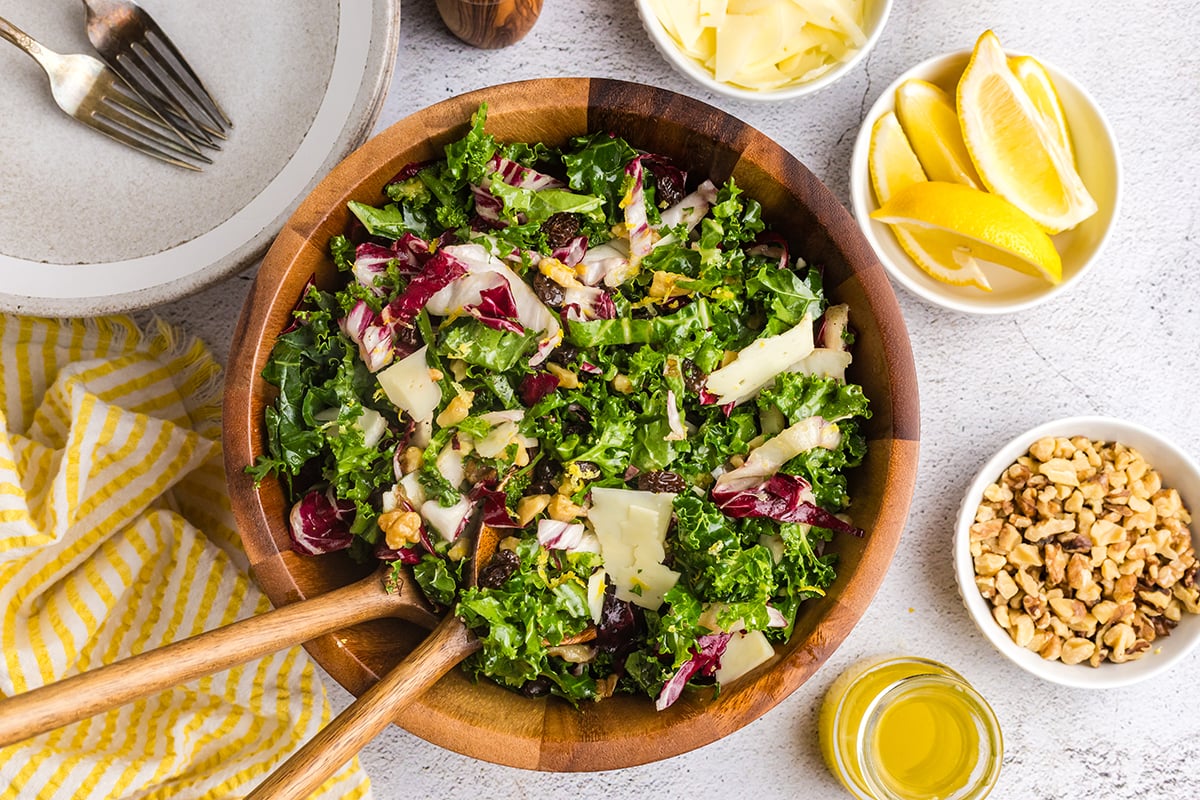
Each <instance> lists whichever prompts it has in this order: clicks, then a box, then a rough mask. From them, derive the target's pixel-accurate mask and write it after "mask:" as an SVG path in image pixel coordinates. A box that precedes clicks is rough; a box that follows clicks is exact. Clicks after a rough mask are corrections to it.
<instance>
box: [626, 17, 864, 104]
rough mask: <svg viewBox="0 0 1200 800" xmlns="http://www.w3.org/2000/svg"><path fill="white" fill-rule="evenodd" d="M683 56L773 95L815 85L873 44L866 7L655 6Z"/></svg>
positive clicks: (719, 76) (726, 78) (718, 75)
mask: <svg viewBox="0 0 1200 800" xmlns="http://www.w3.org/2000/svg"><path fill="white" fill-rule="evenodd" d="M650 6H651V10H652V12H653V13H654V15H655V16H656V17H657V18H658V19H659V21H660V22H661V24H662V27H663V30H664V31H665V32H666V34H667V35H668V36H669V37H670V38H671V39H673V40H674V41H675V43H676V44H678V46H679V48H680V50H681V51H682V52H683V53H685V54H686V55H687V56H689V57H690V58H692V59H695V61H696V62H697V63H698V64H700V65H702V66H703V67H704V68H705V69H707V70H708V71H710V72H712V73H713V77H714V78H715V79H716V80H718V81H721V82H724V83H730V84H733V85H736V86H743V87H745V88H748V89H752V90H758V91H763V90H769V89H776V88H780V87H783V86H789V85H794V84H796V83H801V82H804V81H808V80H812V79H814V78H816V77H818V76H819V75H821V74H823V73H825V72H828V71H829V70H831V69H833V68H834V67H835V66H837V65H838V64H840V63H843V62H845V61H848V60H849V59H850V58H852V57H853V56H854V54H855V53H857V52H858V51H859V50H861V49H862V48H863V47H864V46H865V45H866V42H867V35H866V32H865V31H864V30H863V25H864V19H865V16H864V15H865V10H864V5H863V0H650Z"/></svg>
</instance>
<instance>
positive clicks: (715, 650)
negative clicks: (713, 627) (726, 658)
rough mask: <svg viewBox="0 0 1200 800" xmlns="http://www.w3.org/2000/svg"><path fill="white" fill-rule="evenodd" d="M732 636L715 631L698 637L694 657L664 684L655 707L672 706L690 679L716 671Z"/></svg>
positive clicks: (662, 708)
mask: <svg viewBox="0 0 1200 800" xmlns="http://www.w3.org/2000/svg"><path fill="white" fill-rule="evenodd" d="M731 637H732V634H728V633H713V634H709V635H707V636H701V637H700V638H699V639H697V640H696V644H697V645H698V646H699V647H698V649H697V648H695V647H694V648H692V650H691V653H692V657H691V658H690V659H688V660H687V661H685V662H683V665H682V666H680V667H679V669H678V670H676V671H675V674H674V675H672V676H671V678H670V680H668V681H667V682H666V683H664V684H663V688H662V691H661V692H659V693H658V699H656V700H655V701H654V707H655V708H656V709H658V710H659V711H662V710H664V709H666V708H668V707H670V705H671V704H672V703H674V702H675V701H676V700H678V699H679V695H681V694H682V693H683V687H685V686H687V683H688V681H690V680H691V679H692V678H694V677H695V676H696V675H703V676H708V675H712V674H713V673H715V672H716V671H717V669H718V668H719V667H720V666H721V656H723V655H725V647H726V646H727V645H728V644H729V639H730V638H731Z"/></svg>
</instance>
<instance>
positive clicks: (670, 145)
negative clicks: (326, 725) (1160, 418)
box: [224, 78, 920, 771]
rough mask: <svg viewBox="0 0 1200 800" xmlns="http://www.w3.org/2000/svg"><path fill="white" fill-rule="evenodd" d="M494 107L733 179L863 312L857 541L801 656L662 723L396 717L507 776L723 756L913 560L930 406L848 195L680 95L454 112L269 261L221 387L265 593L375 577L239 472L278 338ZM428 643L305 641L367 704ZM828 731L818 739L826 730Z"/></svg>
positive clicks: (510, 714)
mask: <svg viewBox="0 0 1200 800" xmlns="http://www.w3.org/2000/svg"><path fill="white" fill-rule="evenodd" d="M484 102H486V103H487V104H488V130H489V132H491V133H492V134H494V135H495V136H496V137H497V138H498V139H500V140H502V141H530V142H532V141H542V142H546V143H547V144H552V145H553V144H561V143H564V142H566V141H567V139H568V138H570V137H571V136H574V135H578V134H583V133H587V132H591V131H597V130H605V131H611V132H614V133H617V134H619V135H621V136H623V137H625V138H626V139H628V140H629V141H630V142H631V143H632V144H633V145H634V146H635V147H638V148H640V149H643V150H646V151H650V152H656V153H660V154H665V155H667V156H669V157H671V158H673V159H674V160H675V161H676V162H677V163H680V164H682V165H684V166H685V167H686V168H688V170H689V172H690V173H691V174H692V175H698V176H707V177H710V178H712V179H713V180H714V181H716V182H720V181H723V180H725V179H726V178H728V177H730V176H733V177H734V178H735V179H736V180H737V182H738V184H739V186H741V187H742V188H743V189H744V190H745V192H746V195H747V196H748V197H753V198H755V199H757V200H759V201H760V202H761V203H762V205H763V210H764V218H765V219H766V220H767V222H768V223H770V224H772V225H773V226H774V227H775V228H776V229H777V230H779V231H780V232H781V233H784V235H785V236H787V237H788V238H789V240H790V243H791V245H792V247H793V252H794V253H802V254H804V256H805V258H806V259H807V260H808V261H809V263H814V264H820V265H822V266H823V268H824V275H825V287H826V291H827V293H828V295H829V296H830V297H831V298H832V299H833V300H836V301H838V302H846V303H849V304H850V307H851V324H852V326H853V328H854V330H855V331H856V334H857V341H856V345H855V360H854V364H853V365H852V366H851V368H850V371H849V379H850V380H853V381H855V382H857V383H860V384H862V385H863V387H864V390H865V392H866V394H867V397H868V398H870V399H871V401H872V410H873V416H872V418H871V419H870V421H869V422H868V423H867V425H866V426H865V428H864V432H865V433H866V435H867V438H868V440H869V447H868V453H867V457H866V460H865V461H864V463H863V465H862V466H861V467H859V468H858V469H856V470H854V472H853V474H852V475H851V476H850V486H851V495H852V497H853V502H854V504H853V507H852V508H851V513H852V515H853V517H854V519H855V522H856V523H857V524H858V525H860V526H861V527H863V528H864V529H866V530H867V536H866V537H865V538H862V539H856V538H854V537H837V538H836V539H835V541H834V542H833V543H832V545H831V550H832V551H833V552H837V553H838V554H839V567H838V578H837V580H836V582H835V583H834V585H833V586H832V587H831V588H830V591H829V592H828V594H827V595H826V596H825V597H822V598H819V599H813V600H810V601H809V602H808V603H806V604H805V605H804V607H803V609H802V612H801V613H800V615H799V616H798V617H797V620H796V625H795V629H794V633H793V636H792V638H791V640H790V641H789V642H788V643H787V644H786V645H782V646H780V647H778V648H777V649H776V650H777V654H776V656H775V658H774V659H772V660H771V661H769V662H767V663H766V664H764V665H762V666H760V667H758V668H757V669H756V670H754V671H753V672H752V673H750V674H749V675H748V676H746V677H744V678H742V679H741V680H739V681H737V682H736V683H735V684H733V685H732V686H730V687H728V688H727V689H726V690H724V691H722V692H721V693H720V696H719V697H717V698H715V699H713V698H712V697H711V693H710V692H691V691H689V692H685V693H684V696H683V697H682V698H681V699H680V700H679V701H678V702H676V703H675V704H674V705H673V706H672V707H670V708H669V709H667V710H666V711H663V712H656V711H655V710H654V705H653V703H651V702H650V701H649V699H647V698H646V697H643V696H633V695H622V696H618V697H613V698H610V699H608V700H604V701H602V702H599V703H591V704H587V705H585V706H581V707H579V708H578V709H577V708H574V707H572V706H571V705H570V704H568V703H567V702H565V701H563V700H560V699H557V698H539V699H530V698H526V697H523V696H520V695H518V694H516V693H514V692H510V691H507V690H505V689H502V688H501V687H499V686H498V685H495V684H493V683H491V682H490V681H486V680H483V681H480V682H478V683H475V682H472V680H471V679H470V678H469V677H468V676H467V675H466V673H465V672H464V671H462V670H454V671H452V672H451V673H450V674H449V675H447V676H446V677H445V678H443V679H442V680H441V681H440V682H439V683H438V684H437V685H436V686H434V687H433V689H431V690H430V691H429V692H428V693H427V694H426V695H425V696H424V697H422V698H421V699H420V700H419V701H418V702H416V703H415V704H414V705H412V706H410V707H409V708H408V709H406V710H405V711H404V712H402V713H400V714H399V715H398V716H397V718H396V723H397V724H398V725H401V726H402V727H404V728H405V729H407V730H409V731H410V732H412V733H414V734H416V735H417V736H420V737H422V738H424V739H426V740H428V741H430V742H432V743H434V744H437V745H439V746H441V747H445V748H447V749H450V750H454V751H456V752H458V753H461V754H463V755H467V756H471V757H474V758H479V759H482V760H485V761H490V762H494V763H498V764H505V765H508V766H513V767H520V768H525V769H539V770H547V771H592V770H605V769H616V768H620V767H628V766H634V765H638V764H645V763H648V762H652V761H657V760H660V759H664V758H669V757H671V756H675V755H678V754H680V753H684V752H687V751H689V750H692V749H695V748H697V747H701V746H703V745H706V744H709V743H710V742H713V741H715V740H717V739H719V738H721V737H723V736H725V735H727V734H729V733H732V732H734V731H736V730H738V729H740V728H742V727H743V726H745V725H747V724H749V723H750V722H752V721H754V720H755V719H757V718H758V717H760V716H761V715H762V714H764V713H766V712H767V711H769V710H770V709H771V708H773V707H774V706H775V705H776V704H778V703H779V702H780V701H782V700H783V699H784V698H785V697H787V696H788V694H790V693H791V692H792V691H794V690H795V689H796V688H797V687H798V686H800V685H801V684H802V683H803V682H804V681H805V680H807V679H808V678H809V677H810V676H811V675H812V674H813V673H814V672H816V670H817V669H818V668H819V667H820V666H821V664H823V663H824V662H825V660H826V659H828V658H829V656H830V655H832V654H833V652H834V650H836V649H837V647H838V645H839V644H840V643H841V642H842V640H843V639H844V638H845V637H846V635H847V634H848V633H849V632H850V629H851V628H852V627H853V626H854V624H855V623H856V622H857V621H858V620H859V618H860V617H861V616H862V614H863V612H864V611H865V610H866V607H867V604H868V603H869V602H870V601H871V598H872V597H873V596H874V594H875V591H876V590H877V589H878V587H879V584H880V583H881V582H882V580H883V577H884V574H885V573H886V571H887V568H888V565H889V564H890V562H891V559H892V556H893V554H894V553H895V549H896V546H897V544H898V543H899V540H900V536H901V533H902V531H903V528H904V524H905V520H906V518H907V515H908V507H909V503H910V501H911V499H912V493H913V487H914V483H915V479H916V471H917V451H918V439H919V428H920V418H919V403H918V398H917V382H916V372H915V369H914V365H913V357H912V350H911V348H910V345H909V339H908V333H907V330H906V329H905V325H904V320H903V318H902V316H901V314H900V309H899V306H898V304H897V302H896V297H895V295H894V293H893V291H892V288H891V285H890V284H889V283H888V280H887V277H886V275H885V274H884V271H883V267H882V266H881V265H880V264H879V262H878V260H877V259H876V257H875V255H874V253H873V251H872V250H871V248H870V246H869V245H868V243H867V241H866V239H865V238H864V237H863V235H862V233H861V231H860V230H859V228H858V226H857V225H856V224H855V222H854V220H853V219H852V218H851V217H850V214H849V213H848V212H847V211H846V209H845V208H843V207H842V205H841V204H840V203H839V202H838V201H837V199H836V198H835V197H834V196H833V194H832V193H831V192H830V191H829V190H828V189H826V188H825V186H824V185H823V184H821V182H820V181H819V180H818V179H817V178H816V177H815V176H814V175H813V174H812V173H811V172H809V170H808V169H807V168H805V167H804V166H803V165H802V164H801V163H800V162H799V161H797V160H796V159H795V158H794V157H792V156H791V155H790V154H788V152H787V151H786V150H784V149H783V148H782V147H780V146H779V145H778V144H776V143H774V142H773V141H771V140H770V139H768V138H767V137H766V136H765V135H763V134H762V133H760V132H758V131H756V130H754V129H753V128H751V127H750V126H749V125H747V124H745V123H744V122H741V121H740V120H738V119H736V118H734V117H732V116H730V115H729V114H727V113H725V112H723V111H720V110H718V109H716V108H713V107H712V106H709V105H707V104H705V103H702V102H700V101H697V100H694V99H691V98H688V97H684V96H682V95H679V94H675V93H673V92H669V91H666V90H663V89H658V88H654V87H649V86H643V85H639V84H635V83H627V82H623V81H616V80H608V79H596V78H590V79H589V78H546V79H537V80H531V81H521V82H517V83H510V84H504V85H500V86H494V87H491V88H487V89H480V90H478V91H475V92H471V93H469V94H465V95H462V96H459V97H454V98H451V99H449V100H445V101H443V102H440V103H438V104H436V105H434V106H431V107H429V108H426V109H424V110H423V111H420V112H417V113H416V114H413V115H412V116H409V117H407V118H406V119H403V120H401V121H399V122H397V123H396V124H394V125H392V126H391V127H390V128H388V129H387V130H385V131H383V132H382V133H380V134H379V135H378V136H376V137H375V138H373V139H372V140H370V141H369V142H367V143H366V144H365V145H364V146H363V147H361V148H360V149H359V150H358V151H356V152H355V153H353V154H351V155H350V156H349V157H348V158H347V159H346V160H345V161H343V162H342V163H341V164H340V165H339V166H338V167H337V168H335V169H334V170H333V171H332V172H331V173H330V174H329V175H328V177H326V178H325V179H324V180H323V181H322V182H321V183H320V184H319V185H318V186H317V187H316V189H314V190H313V192H312V193H311V194H310V195H309V197H308V198H307V199H306V200H305V201H304V202H303V203H302V204H301V205H300V207H299V208H298V210H297V211H296V213H295V214H294V215H293V216H292V218H291V219H290V220H289V221H288V223H287V224H286V225H285V226H284V229H283V231H282V232H281V233H280V235H279V237H278V238H277V239H276V241H275V244H274V245H273V246H272V247H271V249H270V251H269V252H268V254H267V256H266V259H265V260H264V261H263V264H262V267H261V269H260V270H259V273H258V276H257V278H256V279H255V281H254V285H253V287H252V289H251V291H250V294H249V296H248V298H247V300H246V303H245V306H244V307H243V310H242V316H241V319H240V321H239V323H238V326H237V329H236V331H235V334H234V340H233V344H232V348H231V355H230V360H229V369H228V374H227V376H226V387H225V404H224V412H225V433H224V443H225V459H226V470H227V475H228V482H229V489H230V493H231V499H232V502H233V508H234V511H235V514H236V517H237V521H238V526H239V530H240V531H241V536H242V540H243V543H244V544H245V548H246V552H247V554H248V555H249V558H250V563H251V565H252V568H253V571H254V575H255V577H256V579H257V580H258V582H259V584H260V585H261V586H262V588H263V590H264V591H265V592H266V594H267V596H268V597H269V598H270V599H271V602H273V603H274V604H275V605H277V606H279V605H284V604H287V603H291V602H295V601H296V600H298V599H302V598H305V597H311V596H314V595H317V594H320V593H324V592H327V591H330V590H332V589H334V588H336V587H338V586H341V585H344V584H346V583H348V582H350V581H351V580H352V579H354V578H356V577H359V576H362V575H364V574H366V573H367V572H369V571H370V567H369V566H366V565H356V564H354V563H353V562H351V561H350V560H349V559H348V558H347V557H345V556H344V555H343V554H340V553H339V554H331V555H327V556H321V557H319V558H310V557H306V556H301V555H298V554H296V553H294V552H293V551H292V550H291V548H290V543H289V539H288V534H287V522H286V518H287V514H288V507H287V504H286V501H285V498H284V496H283V491H282V487H281V485H280V484H279V483H278V482H274V481H264V482H263V484H262V485H261V486H259V487H256V486H255V484H254V481H253V480H252V479H251V478H250V477H249V476H248V475H247V474H246V473H245V471H244V468H245V466H246V465H247V464H251V463H253V462H254V460H255V459H256V458H257V456H258V455H259V454H261V453H262V452H263V451H264V442H265V435H264V430H263V411H264V408H265V406H266V405H267V404H268V403H269V402H270V401H271V400H272V399H273V396H274V394H273V388H272V387H270V386H269V385H267V384H266V383H265V382H264V381H263V380H262V379H261V378H260V374H261V372H262V369H263V367H264V365H265V364H266V361H267V358H268V356H269V355H270V351H271V347H272V345H273V343H274V341H275V338H276V336H277V335H278V333H279V332H281V331H282V330H283V329H284V328H285V327H286V325H287V322H288V317H289V314H290V311H291V309H292V308H293V307H294V305H295V304H296V301H297V300H298V298H299V297H300V295H301V293H302V291H303V287H304V286H305V284H306V283H307V282H308V280H309V279H310V278H315V280H316V282H317V285H319V286H322V287H325V288H329V287H332V286H334V285H335V284H336V281H337V276H336V274H335V270H334V268H333V266H332V263H331V262H330V260H329V258H328V256H327V244H328V241H329V239H330V237H332V236H334V235H336V234H339V233H342V232H344V230H345V228H346V224H347V222H348V220H349V212H348V211H347V209H346V203H347V202H348V201H350V200H358V201H361V202H365V203H379V202H381V201H382V194H381V193H382V189H383V186H384V185H385V184H386V183H387V182H388V180H389V179H390V178H391V177H392V176H393V175H395V174H396V173H397V172H398V171H399V170H400V168H401V167H403V166H404V165H406V164H409V163H411V162H414V161H422V160H426V159H430V158H437V157H439V156H441V154H442V148H443V147H444V146H445V145H446V144H447V143H449V142H451V141H454V140H455V139H457V138H459V137H461V136H462V135H463V134H464V133H465V132H466V130H467V129H468V126H469V118H470V116H471V114H472V112H474V111H475V110H476V108H477V107H478V106H479V105H480V104H481V103H484ZM422 635H423V632H422V631H414V630H411V629H410V627H409V626H405V625H404V624H402V623H400V622H397V621H392V620H379V621H375V622H371V623H366V624H363V625H359V626H356V627H354V628H350V629H347V630H345V631H342V632H339V633H338V634H336V635H329V636H325V637H322V638H321V639H317V640H314V641H312V642H309V643H308V644H307V645H305V646H306V647H307V649H308V650H309V652H310V653H312V655H313V657H314V658H316V660H317V661H318V663H320V664H321V665H322V666H323V667H324V668H325V669H326V671H328V672H329V674H330V675H331V676H332V677H333V678H334V679H335V680H337V681H338V682H339V683H341V684H342V685H343V686H345V687H346V688H347V689H348V690H350V691H351V692H354V693H356V694H357V693H361V692H362V691H363V690H364V689H365V688H366V687H367V686H369V685H370V684H371V683H373V682H374V681H375V680H376V679H377V677H378V676H379V675H380V674H382V673H383V672H384V671H386V670H387V669H388V668H389V667H390V666H392V665H393V664H395V663H396V662H397V661H398V660H399V659H400V658H402V657H403V656H404V655H405V654H406V653H408V652H409V651H410V650H411V649H412V648H413V647H414V646H415V644H416V643H417V642H418V641H419V640H420V638H421V637H422ZM813 725H814V730H815V720H813Z"/></svg>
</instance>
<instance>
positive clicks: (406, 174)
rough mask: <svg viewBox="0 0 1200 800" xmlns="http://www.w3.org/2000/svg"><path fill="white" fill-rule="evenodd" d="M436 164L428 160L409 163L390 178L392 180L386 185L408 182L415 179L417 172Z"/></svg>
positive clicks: (432, 160)
mask: <svg viewBox="0 0 1200 800" xmlns="http://www.w3.org/2000/svg"><path fill="white" fill-rule="evenodd" d="M436 163H437V161H436V160H434V159H430V160H429V161H410V162H409V163H407V164H405V165H404V166H403V167H401V168H400V171H399V172H397V173H396V174H395V175H394V176H392V179H391V180H390V181H388V185H391V184H393V183H400V182H402V181H406V180H408V179H409V178H415V177H417V173H418V172H420V171H421V170H423V169H425V168H426V167H428V166H432V165H433V164H436Z"/></svg>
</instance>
